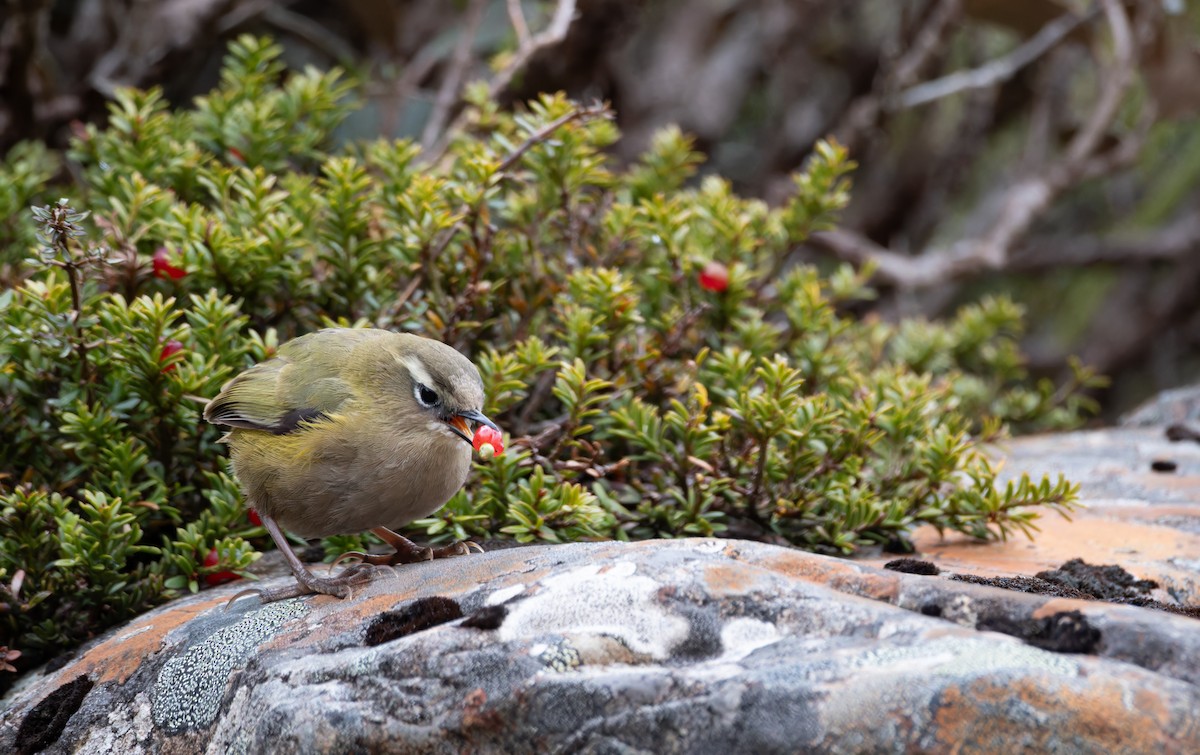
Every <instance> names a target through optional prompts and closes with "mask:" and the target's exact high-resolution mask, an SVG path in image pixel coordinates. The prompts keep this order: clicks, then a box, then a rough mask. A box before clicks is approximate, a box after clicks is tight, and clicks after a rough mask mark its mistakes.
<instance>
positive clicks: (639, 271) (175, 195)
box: [0, 38, 1093, 663]
mask: <svg viewBox="0 0 1200 755" xmlns="http://www.w3.org/2000/svg"><path fill="white" fill-rule="evenodd" d="M472 91H475V92H476V94H477V88H476V89H473V90H472ZM351 97H352V88H351V86H350V84H348V83H347V82H346V81H345V80H344V78H343V77H342V76H341V75H340V74H339V73H338V72H336V71H335V72H331V73H320V72H316V71H311V70H310V71H306V72H303V73H298V74H297V73H288V72H287V71H285V70H284V68H283V66H282V64H281V62H280V60H279V49H278V48H277V47H276V46H274V45H272V44H270V43H268V42H265V41H262V40H257V39H252V38H243V39H240V40H238V41H237V42H236V43H235V44H234V45H233V46H232V48H231V52H230V57H229V59H228V60H227V62H226V66H225V71H224V73H223V75H222V78H221V84H220V86H219V87H218V88H217V89H216V90H215V91H214V92H212V93H211V94H209V95H207V96H204V97H200V98H198V99H197V100H196V101H195V103H194V105H193V107H192V108H191V109H188V110H178V111H173V110H171V109H170V108H168V107H167V105H166V103H165V101H164V100H163V99H162V97H161V95H160V94H159V93H157V92H155V91H150V92H138V91H132V90H125V91H121V92H119V93H118V95H117V96H116V98H115V100H114V102H113V103H112V104H111V107H110V120H109V122H108V124H107V125H106V126H104V127H100V126H95V125H92V126H88V127H86V129H84V130H83V131H82V132H81V133H80V134H79V136H78V137H77V138H76V139H75V141H74V142H73V144H72V147H71V151H70V158H71V159H72V160H73V161H75V162H76V163H77V165H78V172H77V174H76V175H77V176H78V181H79V182H78V183H72V184H63V185H58V186H54V187H53V190H54V193H53V195H52V196H54V197H58V196H65V197H67V199H64V200H62V201H61V202H59V203H58V204H47V205H45V206H39V207H37V209H35V210H34V214H33V217H32V218H30V216H29V214H28V211H27V209H24V206H25V203H27V202H30V201H31V199H32V198H35V197H44V196H45V195H46V194H47V192H48V191H50V189H49V188H48V187H47V186H46V185H45V183H46V181H47V180H48V179H49V178H50V176H51V174H52V173H53V172H54V166H55V165H57V164H58V161H59V159H60V158H59V157H58V156H55V155H52V154H50V153H48V152H47V151H46V150H44V149H42V148H38V147H33V146H28V145H26V146H23V147H21V148H19V149H17V150H14V152H13V153H12V154H10V155H9V157H8V158H7V160H6V161H5V163H4V164H3V167H0V174H2V175H0V178H2V179H4V180H0V184H4V186H3V188H2V189H0V211H2V212H0V234H3V239H4V242H5V244H6V247H5V248H4V249H3V251H0V254H3V255H5V256H4V260H7V261H8V262H9V264H10V267H11V269H10V277H11V278H13V283H12V285H9V286H8V287H7V288H6V289H5V290H4V291H3V292H2V293H0V334H2V337H0V460H2V461H0V464H2V466H0V517H2V518H3V527H2V528H0V627H3V634H2V635H0V645H6V646H9V647H15V648H20V649H22V650H23V651H25V653H26V655H25V656H23V658H22V662H23V663H24V662H26V661H28V662H32V661H34V660H36V658H37V657H39V655H44V654H47V653H50V652H54V651H56V650H59V649H62V648H65V647H69V646H71V645H72V644H74V643H77V642H79V641H80V640H82V639H84V638H86V637H89V636H91V635H92V634H94V633H95V632H97V631H99V630H100V629H102V628H103V627H105V626H107V625H109V624H111V623H113V622H115V621H118V620H120V619H122V618H124V617H126V616H129V615H131V614H133V613H136V612H137V611H140V610H143V609H144V608H145V607H147V606H149V605H152V604H154V603H156V602H159V601H161V600H164V599H166V598H168V597H170V596H172V595H174V594H177V593H178V592H179V591H183V590H196V589H199V588H200V587H201V586H202V585H203V584H204V583H205V582H206V581H211V580H212V579H216V578H218V577H220V576H221V575H222V574H223V573H224V572H228V571H233V572H237V573H241V572H242V571H243V570H244V569H245V568H246V567H247V566H249V564H250V563H251V562H252V561H253V559H254V558H255V557H256V556H257V552H256V549H257V548H262V547H266V546H267V545H268V544H269V542H270V541H269V539H268V538H267V537H266V535H265V532H264V531H263V530H262V528H261V527H257V526H254V525H252V524H250V523H249V521H248V519H247V517H246V512H245V509H244V504H243V502H242V499H241V495H240V493H239V491H238V488H237V485H236V482H235V481H234V480H233V479H232V477H231V476H230V474H229V472H228V469H227V467H226V465H225V463H224V461H223V451H222V449H221V447H220V446H219V445H218V440H219V435H220V433H219V431H218V430H217V429H216V428H214V427H210V426H207V425H205V424H204V423H203V422H201V420H200V411H201V408H202V406H203V403H204V401H205V400H206V399H208V398H211V397H212V396H214V395H216V393H217V391H218V390H219V388H220V386H221V385H222V384H223V383H224V382H225V381H226V380H228V379H229V378H230V377H231V376H233V375H234V374H236V373H237V372H238V371H240V370H242V369H244V368H246V367H247V366H249V365H250V364H252V363H254V362H255V361H257V360H261V359H265V358H268V357H270V356H271V355H272V354H273V353H274V351H275V348H276V347H277V345H278V343H280V342H281V341H282V340H284V339H286V338H289V337H292V336H294V335H297V334H300V333H304V332H308V331H311V330H313V329H316V328H319V327H323V326H325V325H327V324H329V323H344V324H360V325H361V324H369V325H376V326H380V327H388V328H393V329H398V330H400V329H402V330H412V331H416V332H420V333H423V334H425V335H428V336H432V337H434V338H439V339H442V340H444V341H447V342H448V343H451V344H452V345H454V346H456V347H458V348H460V349H462V350H463V351H465V352H467V353H469V354H471V356H472V357H473V358H474V359H475V361H476V363H477V364H478V365H479V367H480V371H481V373H482V375H483V379H484V384H485V390H486V397H487V406H486V407H485V409H486V410H487V411H488V412H489V413H490V414H491V415H492V416H493V417H494V418H495V419H496V420H497V421H498V422H499V423H500V424H501V425H502V426H503V427H504V428H505V429H506V431H507V432H508V434H509V440H508V443H509V450H508V451H507V452H506V453H505V454H503V455H502V456H500V457H497V458H495V459H492V460H490V461H487V462H481V463H479V464H477V465H476V467H475V471H474V476H473V479H472V480H471V482H470V483H469V484H468V485H467V487H466V488H465V489H464V490H463V491H461V492H459V493H458V494H457V495H456V496H455V497H454V498H453V499H452V500H451V501H450V502H449V503H448V504H447V505H446V506H445V507H444V508H442V509H441V510H439V511H438V512H436V513H435V514H433V515H432V516H430V517H429V518H426V519H422V520H420V521H418V522H415V523H413V525H412V526H411V528H410V534H414V535H415V536H418V537H425V538H427V539H432V540H434V541H449V540H453V539H465V538H477V539H478V538H489V537H509V538H513V539H516V540H518V541H521V542H534V541H537V542H564V541H571V540H582V539H600V538H622V539H630V538H647V537H681V536H691V535H702V536H707V535H717V534H722V533H731V532H736V533H738V534H740V535H750V536H758V537H771V538H784V539H786V540H788V541H790V542H793V543H795V544H797V545H799V546H802V547H805V548H811V549H815V550H821V551H828V552H836V553H853V552H854V551H856V550H857V549H859V548H860V547H863V546H867V545H872V544H876V543H881V542H885V541H888V540H892V539H895V538H903V536H904V534H905V533H906V532H907V531H908V530H909V529H911V528H912V527H913V526H916V525H919V524H931V525H933V526H935V527H937V528H939V529H941V530H956V531H960V532H965V533H967V534H970V535H972V536H975V537H979V538H984V539H986V538H995V537H1006V536H1008V535H1009V534H1010V533H1012V532H1013V531H1022V532H1026V533H1028V532H1029V531H1030V529H1031V528H1032V527H1033V524H1032V522H1033V519H1034V517H1035V512H1034V507H1038V506H1049V507H1050V508H1052V509H1057V510H1059V511H1066V510H1067V509H1069V508H1070V506H1071V505H1072V502H1073V500H1074V497H1075V489H1074V488H1073V486H1071V485H1070V484H1069V483H1067V482H1065V481H1063V480H1061V479H1060V480H1058V481H1049V480H1039V481H1032V480H1028V479H1025V478H1021V479H1019V480H1015V481H1013V482H1011V483H1004V484H1001V483H1000V482H999V481H998V480H997V474H996V471H995V469H994V468H993V467H992V466H991V464H990V463H989V462H988V460H987V458H986V457H985V456H984V454H983V450H982V445H981V444H983V443H986V442H987V441H989V440H991V439H993V438H995V437H996V436H997V435H998V434H999V433H1000V431H1001V428H1002V427H1004V425H1005V423H1015V424H1016V425H1018V426H1019V427H1021V428H1035V427H1036V428H1046V427H1063V426H1067V425H1070V424H1072V423H1074V422H1076V421H1078V417H1079V414H1080V410H1081V409H1086V408H1087V407H1086V405H1085V403H1084V400H1083V399H1082V398H1080V397H1079V395H1078V391H1077V388H1078V387H1079V386H1080V385H1085V384H1088V383H1089V382H1090V381H1092V380H1093V378H1092V376H1090V375H1089V374H1087V373H1086V372H1085V371H1083V370H1080V373H1079V378H1078V381H1076V383H1075V384H1071V385H1067V386H1060V387H1055V386H1052V385H1049V384H1038V385H1033V386H1031V385H1029V383H1028V380H1027V375H1026V373H1025V370H1024V368H1023V366H1022V358H1021V355H1020V353H1019V351H1018V349H1017V340H1016V339H1017V336H1018V335H1019V333H1020V325H1021V313H1020V311H1019V309H1018V308H1017V307H1016V306H1015V305H1014V304H1012V303H1011V302H1008V301H1006V300H1001V299H992V300H986V301H983V302H980V303H979V304H976V305H972V306H969V307H966V308H964V309H963V311H962V312H961V313H960V314H959V315H958V317H957V318H956V319H954V320H952V321H951V322H948V323H928V322H920V321H915V320H909V321H903V322H900V323H897V324H891V323H885V322H882V321H880V320H878V319H877V318H873V317H867V318H862V319H860V318H856V317H854V316H852V315H850V314H849V311H850V309H851V305H854V306H858V307H861V305H862V302H864V301H868V300H869V299H870V298H871V297H872V292H871V291H870V289H869V288H868V286H867V283H866V282H867V279H868V278H869V271H855V270H852V269H850V268H848V267H845V268H838V269H833V270H817V269H815V268H813V267H810V266H805V265H799V264H795V263H793V262H791V261H790V259H789V251H790V250H791V249H792V248H793V247H794V245H795V244H796V243H797V242H798V241H800V240H802V239H803V238H804V237H805V236H806V235H807V234H809V233H811V232H812V231H814V230H817V229H821V228H827V227H829V226H830V225H831V224H832V223H833V221H834V219H835V218H836V215H837V212H838V210H839V209H840V208H841V207H842V206H844V204H845V203H846V201H847V191H848V178H847V176H848V174H849V172H850V171H851V169H852V168H853V163H852V162H851V161H850V160H849V159H848V157H847V155H846V152H845V150H844V149H843V148H841V147H840V146H838V145H837V144H835V143H833V142H822V143H820V144H819V145H818V146H817V148H816V149H815V151H814V153H813V155H812V157H811V158H810V160H809V162H808V163H807V165H806V167H805V168H804V169H803V170H802V171H801V172H799V173H798V174H797V176H796V178H795V186H796V190H795V194H794V195H793V196H792V198H791V199H790V200H789V201H787V202H786V203H784V205H783V206H782V207H780V208H771V207H768V206H767V205H766V204H764V203H763V202H761V201H757V200H753V199H745V198H742V197H738V196H737V195H736V194H734V193H733V191H732V189H731V188H730V185H729V183H728V182H727V181H724V180H722V179H720V178H717V177H707V178H704V179H703V180H701V181H699V182H698V183H694V182H692V183H689V182H690V181H691V179H692V178H693V174H694V172H695V169H696V166H697V164H698V163H699V161H700V159H699V156H698V155H697V154H696V153H695V152H694V151H693V150H692V147H691V143H690V141H689V140H688V139H687V138H686V137H685V136H683V135H682V134H681V133H680V132H679V131H678V130H675V129H668V130H666V131H664V132H663V133H662V134H660V135H659V137H658V138H656V139H655V140H654V141H653V144H652V146H651V148H650V150H649V152H648V153H647V154H646V155H644V156H643V157H642V158H641V159H640V160H639V161H637V162H636V163H635V164H634V165H632V166H629V167H621V166H618V165H616V164H614V163H613V161H612V160H611V159H610V158H609V157H608V156H607V155H606V153H605V147H606V146H608V145H609V144H611V143H612V142H613V141H614V140H615V139H616V138H617V136H618V134H617V131H616V128H615V127H614V126H613V124H612V123H611V122H610V121H609V119H608V117H607V116H608V115H609V114H608V113H607V111H606V110H604V109H603V108H600V107H592V108H585V107H580V106H578V105H576V104H574V103H572V102H570V101H568V100H566V99H565V98H563V97H561V96H543V97H541V98H540V99H538V100H537V101H535V102H532V103H530V104H529V105H528V107H527V108H525V109H522V110H519V111H518V112H516V113H512V114H509V113H504V112H501V111H500V110H499V109H498V108H496V107H495V105H494V104H493V103H488V102H486V101H483V100H479V99H478V98H477V100H476V102H475V105H474V106H473V107H474V109H473V110H472V111H471V115H472V119H471V120H472V124H471V128H470V129H469V131H467V132H464V133H461V134H458V135H457V136H456V138H455V139H453V140H452V142H451V146H450V148H449V150H448V151H447V153H446V154H445V155H444V156H442V157H441V159H439V160H438V162H437V165H436V166H431V165H426V164H423V163H422V162H421V160H422V157H423V156H422V155H421V154H420V152H419V150H418V149H417V148H416V147H415V146H414V145H412V144H411V143H409V142H405V141H400V142H385V141H377V142H371V143H365V144H349V145H344V146H341V147H334V146H333V144H332V138H331V134H332V131H333V129H334V128H335V127H336V125H337V124H338V123H340V122H341V120H342V119H343V117H344V116H345V115H346V113H347V112H348V110H349V108H351V107H352V106H353V104H354V103H353V101H352V99H351ZM43 201H44V200H43ZM22 260H24V261H22ZM713 262H716V263H720V264H721V265H723V266H725V268H726V269H727V270H728V285H727V287H726V288H725V289H724V290H723V291H713V290H711V286H710V287H708V288H706V287H705V286H703V285H701V283H700V279H699V273H700V271H701V270H703V269H704V268H705V266H706V265H709V264H710V263H713ZM363 544H364V540H363V539H362V538H360V537H358V536H356V535H355V534H354V533H347V536H345V537H339V538H335V539H331V540H330V541H329V542H327V546H328V547H329V549H330V551H337V550H341V549H346V548H359V547H362V545H363ZM4 657H9V656H4Z"/></svg>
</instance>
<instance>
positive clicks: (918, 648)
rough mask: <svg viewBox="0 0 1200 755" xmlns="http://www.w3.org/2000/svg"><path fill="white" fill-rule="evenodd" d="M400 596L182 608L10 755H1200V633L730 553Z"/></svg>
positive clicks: (448, 582)
mask: <svg viewBox="0 0 1200 755" xmlns="http://www.w3.org/2000/svg"><path fill="white" fill-rule="evenodd" d="M397 576H398V578H396V579H392V578H388V577H382V578H379V579H377V580H375V581H374V582H372V583H371V584H370V585H369V586H368V587H366V588H365V589H364V590H363V591H362V592H361V593H360V594H358V595H356V596H354V597H353V598H351V599H349V600H346V601H339V600H336V599H333V598H329V597H324V596H321V597H315V596H310V597H306V598H301V599H293V600H288V601H282V602H279V603H274V604H270V605H267V606H262V605H259V604H258V603H257V601H256V600H253V599H243V600H241V601H238V602H237V603H235V604H233V606H232V607H231V608H230V609H229V610H226V609H225V607H224V604H225V601H226V600H227V599H228V598H229V596H230V595H232V594H234V593H236V592H237V591H238V590H239V589H242V587H244V585H230V586H226V587H222V588H219V589H216V590H212V591H207V592H203V593H200V594H198V595H194V596H190V597H187V598H184V599H181V600H178V601H176V602H174V603H171V604H169V605H166V606H163V607H162V608H159V609H157V610H155V611H152V612H150V613H149V614H146V615H145V616H142V617H140V618H138V619H136V620H134V621H132V622H130V623H129V624H128V625H126V626H124V627H122V628H120V629H117V630H115V631H113V632H111V633H109V634H108V635H107V636H105V637H104V638H102V639H100V640H99V641H97V642H94V643H93V644H91V645H90V646H88V647H86V648H85V649H83V650H82V651H81V652H80V653H79V654H78V656H77V657H76V658H74V659H73V660H72V661H71V662H69V663H68V664H66V665H65V666H63V667H62V668H59V669H58V670H56V671H52V672H49V673H44V674H42V675H40V676H34V677H33V678H31V679H30V680H29V681H28V682H27V683H26V684H24V685H23V686H22V687H21V688H19V689H18V690H16V691H14V692H13V693H11V694H10V696H9V698H8V699H7V700H6V701H5V704H6V706H7V708H6V710H5V712H4V714H3V719H2V723H0V752H22V751H31V749H32V747H33V746H34V745H46V744H49V747H50V751H51V752H89V753H90V752H121V753H138V752H163V753H195V752H208V753H226V752H306V753H307V752H338V753H340V752H367V751H383V750H386V751H390V752H481V751H509V752H514V751H516V752H529V751H537V752H605V753H610V752H611V753H618V752H687V753H708V752H712V753H726V752H731V751H743V752H794V751H799V750H805V751H808V750H811V751H819V752H846V751H857V752H889V751H895V752H899V751H913V750H916V751H948V750H957V749H966V750H972V751H1010V750H1019V749H1026V750H1030V749H1032V750H1038V751H1049V750H1057V751H1065V752H1106V753H1107V752H1155V751H1163V752H1196V751H1200V718H1198V717H1197V716H1196V711H1197V710H1200V632H1198V631H1197V629H1198V628H1200V624H1198V623H1197V622H1196V621H1195V620H1193V619H1189V618H1184V617H1180V616H1173V615H1169V614H1165V613H1162V612H1156V611H1151V610H1149V609H1145V608H1133V607H1128V606H1116V605H1111V604H1105V603H1100V602H1095V601H1084V600H1069V599H1062V598H1053V597H1046V596H1041V595H1033V594H1025V593H1018V592H1010V591H1005V590H1000V589H996V588H991V587H982V586H979V585H973V584H968V583H964V582H958V581H952V580H950V579H948V578H946V577H944V576H924V575H917V574H902V573H897V572H891V571H885V570H881V569H877V568H874V567H871V566H868V565H865V564H861V563H855V562H851V561H846V560H842V559H835V558H828V557H823V556H817V555H813V554H808V553H803V552H799V551H795V550H791V549H787V548H780V547H777V546H771V545H764V544H757V543H750V542H743V541H730V540H726V541H722V540H674V541H653V542H642V543H634V544H628V543H577V544H571V545H559V546H535V547H527V548H514V549H508V550H501V551H494V552H489V553H486V554H482V555H472V556H468V557H463V558H458V559H449V560H441V561H434V562H430V563H423V564H415V565H410V566H405V567H401V568H399V569H398V570H397ZM272 583H273V582H272Z"/></svg>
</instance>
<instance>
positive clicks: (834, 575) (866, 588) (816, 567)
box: [755, 551, 900, 601]
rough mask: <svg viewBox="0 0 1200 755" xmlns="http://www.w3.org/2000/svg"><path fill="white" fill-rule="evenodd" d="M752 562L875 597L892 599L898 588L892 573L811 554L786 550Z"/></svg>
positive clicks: (834, 587)
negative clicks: (873, 570) (880, 572)
mask: <svg viewBox="0 0 1200 755" xmlns="http://www.w3.org/2000/svg"><path fill="white" fill-rule="evenodd" d="M755 563H758V564H759V565H761V566H763V567H765V568H767V569H771V570H772V571H777V572H779V573H780V574H784V575H786V576H788V577H792V578H796V579H803V580H807V581H809V582H813V583H816V584H822V585H826V586H828V587H831V588H833V589H834V590H837V591H838V592H844V593H849V594H851V595H860V596H863V597H867V598H874V599H876V600H889V601H890V600H894V599H895V597H896V596H897V595H898V594H899V591H900V580H899V578H898V577H896V576H894V575H891V574H876V573H873V572H870V571H866V570H864V569H860V568H859V567H858V565H856V564H852V563H849V562H846V561H838V560H834V559H831V558H821V557H820V556H814V555H813V554H811V553H802V552H799V551H796V552H788V553H783V554H781V555H778V556H771V557H768V558H764V559H762V560H760V561H756V562H755Z"/></svg>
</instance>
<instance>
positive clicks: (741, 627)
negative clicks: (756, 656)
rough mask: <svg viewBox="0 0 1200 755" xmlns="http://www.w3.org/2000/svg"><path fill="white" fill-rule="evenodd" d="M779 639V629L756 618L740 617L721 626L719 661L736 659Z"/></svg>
mask: <svg viewBox="0 0 1200 755" xmlns="http://www.w3.org/2000/svg"><path fill="white" fill-rule="evenodd" d="M778 640H779V629H777V628H776V627H775V625H774V624H768V623H767V622H765V621H759V620H758V619H748V618H745V617H740V618H736V619H731V620H730V621H727V622H725V626H723V627H721V647H722V648H723V649H724V651H725V652H723V653H722V654H721V657H720V660H721V661H725V662H728V661H738V660H741V659H742V658H745V657H746V656H748V655H750V654H751V653H753V652H754V651H755V650H758V649H759V648H761V647H766V646H767V645H770V644H772V643H774V642H777V641H778Z"/></svg>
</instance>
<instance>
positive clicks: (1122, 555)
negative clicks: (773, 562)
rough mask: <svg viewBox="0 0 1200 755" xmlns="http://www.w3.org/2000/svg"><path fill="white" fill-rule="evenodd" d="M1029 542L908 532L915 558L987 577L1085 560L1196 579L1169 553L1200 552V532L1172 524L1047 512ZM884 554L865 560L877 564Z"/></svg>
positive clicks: (1141, 574)
mask: <svg viewBox="0 0 1200 755" xmlns="http://www.w3.org/2000/svg"><path fill="white" fill-rule="evenodd" d="M1038 526H1039V527H1040V528H1041V530H1042V531H1041V532H1040V533H1035V535H1036V538H1035V539H1034V540H1032V541H1031V540H1028V539H1026V538H1024V537H1021V536H1017V537H1013V538H1010V539H1009V540H1008V541H1007V542H1001V543H981V542H979V541H978V540H974V539H972V538H968V537H966V536H965V535H948V536H947V537H946V538H945V539H942V538H940V537H939V536H938V533H937V530H935V529H934V528H932V527H921V528H919V529H918V530H916V532H914V533H913V542H914V544H915V545H916V546H917V551H918V554H919V556H918V557H919V558H922V559H925V560H928V561H932V562H933V563H935V564H937V565H938V567H940V568H942V569H945V570H949V571H958V572H968V573H971V574H981V575H987V576H1014V575H1024V576H1033V575H1034V574H1037V573H1038V572H1040V571H1044V570H1046V569H1053V568H1056V567H1058V566H1060V565H1062V564H1063V563H1064V562H1066V561H1069V560H1071V559H1073V558H1082V559H1084V560H1085V561H1087V562H1088V563H1090V564H1120V565H1121V566H1123V567H1124V568H1125V569H1127V570H1128V571H1129V572H1130V573H1132V574H1133V575H1134V576H1136V577H1138V578H1142V579H1166V578H1173V579H1178V580H1186V579H1188V578H1192V579H1194V578H1195V576H1196V575H1195V574H1194V573H1190V572H1187V571H1185V570H1183V569H1180V568H1179V567H1176V566H1173V565H1172V564H1170V563H1168V559H1170V558H1172V557H1183V558H1189V559H1194V558H1196V557H1197V556H1198V555H1200V535H1195V534H1191V533H1188V532H1181V531H1180V530H1176V529H1173V528H1171V527H1165V526H1160V525H1154V524H1146V523H1139V522H1130V521H1122V520H1120V519H1115V518H1113V519H1109V518H1092V517H1084V518H1077V519H1075V521H1067V520H1066V519H1063V518H1061V517H1059V516H1055V515H1050V516H1046V517H1043V518H1042V519H1040V520H1038ZM889 560H890V557H889V558H875V559H869V560H867V561H866V563H869V564H873V565H882V564H883V563H886V562H887V561H889Z"/></svg>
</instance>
